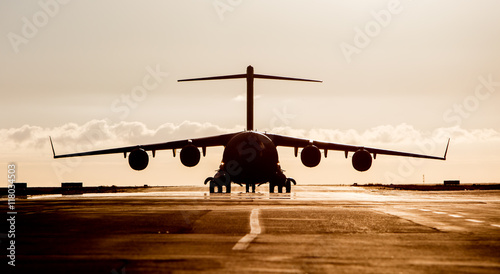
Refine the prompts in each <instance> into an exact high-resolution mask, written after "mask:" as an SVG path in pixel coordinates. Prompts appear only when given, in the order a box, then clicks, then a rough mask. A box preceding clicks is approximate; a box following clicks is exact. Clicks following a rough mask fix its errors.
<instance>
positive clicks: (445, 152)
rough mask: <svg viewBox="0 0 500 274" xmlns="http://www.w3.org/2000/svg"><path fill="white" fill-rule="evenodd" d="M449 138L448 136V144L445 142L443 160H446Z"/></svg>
mask: <svg viewBox="0 0 500 274" xmlns="http://www.w3.org/2000/svg"><path fill="white" fill-rule="evenodd" d="M450 139H451V138H448V144H446V150H445V151H444V156H443V160H446V154H447V153H448V147H449V146H450Z"/></svg>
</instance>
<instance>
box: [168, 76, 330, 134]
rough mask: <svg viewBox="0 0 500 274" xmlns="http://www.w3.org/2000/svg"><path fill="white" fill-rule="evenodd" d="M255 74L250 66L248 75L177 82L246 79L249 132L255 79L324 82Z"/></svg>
mask: <svg viewBox="0 0 500 274" xmlns="http://www.w3.org/2000/svg"><path fill="white" fill-rule="evenodd" d="M253 72H254V71H253V67H252V66H248V67H247V73H246V74H234V75H223V76H213V77H203V78H192V79H182V80H177V82H188V81H203V80H225V79H238V78H246V79H247V130H253V79H255V78H260V79H271V80H288V81H305V82H319V83H321V82H323V81H321V80H310V79H301V78H292V77H282V76H273V75H263V74H254V73H253Z"/></svg>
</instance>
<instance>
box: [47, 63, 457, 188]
mask: <svg viewBox="0 0 500 274" xmlns="http://www.w3.org/2000/svg"><path fill="white" fill-rule="evenodd" d="M238 78H244V79H246V81H247V129H246V130H245V131H242V132H236V133H230V134H223V135H217V136H210V137H204V138H196V139H186V140H178V141H171V142H165V143H157V144H148V145H136V146H128V147H120V148H112V149H104V150H96V151H88V152H80V153H72V154H64V155H56V153H55V150H54V145H53V143H52V138H50V137H49V138H50V144H51V147H52V153H53V155H54V158H65V157H78V156H89V155H100V154H113V153H123V155H124V157H127V153H128V162H129V165H130V167H131V168H132V169H134V170H143V169H145V168H146V167H147V166H148V163H149V155H148V152H147V151H151V152H152V155H153V157H155V154H156V151H158V150H166V149H172V150H173V154H174V157H175V151H176V149H181V151H180V160H181V162H182V164H184V165H185V166H187V167H193V166H196V165H197V164H198V163H199V161H200V158H201V156H200V149H199V148H201V150H202V153H203V156H205V155H206V148H207V147H213V146H224V153H223V156H222V162H221V164H220V166H219V169H218V171H217V173H216V174H215V175H214V176H213V177H208V178H207V179H206V180H205V184H207V183H209V186H210V187H209V190H210V193H214V192H215V191H216V189H217V191H218V192H219V193H222V192H223V187H224V186H225V188H226V193H230V192H231V183H236V184H239V185H243V184H245V185H246V191H247V192H249V191H250V187H251V188H252V192H255V185H256V184H257V185H261V184H265V183H269V192H270V193H274V190H275V188H277V190H278V192H279V193H282V192H283V188H285V191H286V193H290V191H291V184H292V183H293V184H296V182H295V180H294V179H292V178H287V177H286V176H285V174H284V173H283V170H282V169H281V166H280V163H279V159H278V151H277V147H278V146H283V147H293V148H294V153H295V157H297V156H298V150H299V148H301V149H302V150H301V152H300V159H301V161H302V163H303V164H304V165H305V166H307V167H315V166H317V165H318V164H319V163H320V161H321V150H323V151H324V155H325V157H326V156H327V152H328V150H338V151H344V153H345V157H346V158H347V156H348V153H349V152H354V154H353V155H352V165H353V167H354V168H355V169H356V170H358V171H367V170H368V169H369V168H370V167H371V165H372V154H373V159H376V156H377V154H384V155H394V156H406V157H415V158H426V159H437V160H446V154H447V152H448V146H449V144H450V140H448V144H447V145H446V150H445V152H444V156H443V157H437V156H430V155H422V154H415V153H407V152H400V151H392V150H385V149H377V148H370V147H363V146H353V145H345V144H337V143H331V142H322V141H316V140H308V139H302V138H295V137H290V136H284V135H277V134H270V133H267V132H266V133H263V132H258V131H255V130H254V129H253V100H254V96H253V81H254V79H256V78H258V79H272V80H289V81H307V82H322V81H320V80H310V79H300V78H291V77H281V76H273V75H262V74H254V70H253V67H252V66H248V67H247V70H246V73H245V74H235V75H224V76H214V77H203V78H193V79H183V80H178V82H185V81H201V80H224V79H238Z"/></svg>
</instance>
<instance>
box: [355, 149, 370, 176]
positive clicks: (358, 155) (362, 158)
mask: <svg viewBox="0 0 500 274" xmlns="http://www.w3.org/2000/svg"><path fill="white" fill-rule="evenodd" d="M352 166H353V167H354V169H356V170H357V171H367V170H368V169H370V167H371V166H372V156H371V155H370V152H368V151H366V150H364V149H360V150H358V151H356V152H354V155H352Z"/></svg>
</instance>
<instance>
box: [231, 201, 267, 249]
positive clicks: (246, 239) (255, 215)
mask: <svg viewBox="0 0 500 274" xmlns="http://www.w3.org/2000/svg"><path fill="white" fill-rule="evenodd" d="M259 212H260V210H259V209H257V208H254V209H253V210H252V213H251V214H250V233H248V234H247V235H245V236H243V238H241V239H240V240H239V241H238V242H237V243H236V244H235V245H234V246H233V250H245V249H247V248H248V246H249V245H250V243H251V242H252V241H253V240H254V239H255V238H257V235H259V234H260V233H261V231H262V230H261V228H260V224H259Z"/></svg>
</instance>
